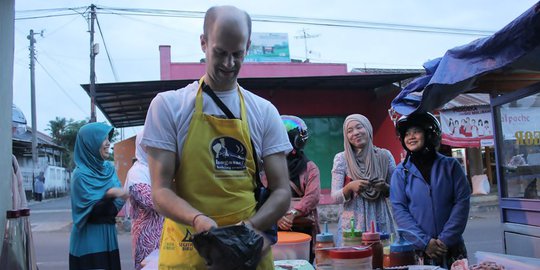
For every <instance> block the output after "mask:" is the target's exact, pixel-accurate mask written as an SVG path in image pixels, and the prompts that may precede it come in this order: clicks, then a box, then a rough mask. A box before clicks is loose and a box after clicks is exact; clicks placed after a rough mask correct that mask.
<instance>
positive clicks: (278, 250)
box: [272, 231, 311, 261]
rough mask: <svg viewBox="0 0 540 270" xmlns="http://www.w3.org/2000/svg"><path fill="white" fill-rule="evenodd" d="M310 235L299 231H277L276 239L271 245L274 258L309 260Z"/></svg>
mask: <svg viewBox="0 0 540 270" xmlns="http://www.w3.org/2000/svg"><path fill="white" fill-rule="evenodd" d="M310 242H311V236H309V235H307V234H305V233H299V232H281V231H279V232H278V241H277V243H276V244H275V245H274V246H272V254H273V255H274V260H306V261H309V243H310Z"/></svg>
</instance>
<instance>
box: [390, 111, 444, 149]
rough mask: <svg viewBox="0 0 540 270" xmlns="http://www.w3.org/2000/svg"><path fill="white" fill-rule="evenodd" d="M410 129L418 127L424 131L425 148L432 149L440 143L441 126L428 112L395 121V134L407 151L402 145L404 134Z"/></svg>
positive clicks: (406, 116) (405, 116)
mask: <svg viewBox="0 0 540 270" xmlns="http://www.w3.org/2000/svg"><path fill="white" fill-rule="evenodd" d="M410 127H419V128H420V129H422V130H423V131H424V135H425V139H426V142H425V144H426V147H428V148H432V149H437V148H438V147H439V145H440V143H441V124H440V123H439V120H437V118H435V116H434V115H433V114H431V113H429V112H425V113H413V114H411V115H404V116H402V117H400V118H399V119H398V120H397V122H396V132H397V133H398V135H399V140H400V141H401V145H403V148H404V149H405V150H407V147H405V143H404V139H405V132H407V130H408V129H409V128H410Z"/></svg>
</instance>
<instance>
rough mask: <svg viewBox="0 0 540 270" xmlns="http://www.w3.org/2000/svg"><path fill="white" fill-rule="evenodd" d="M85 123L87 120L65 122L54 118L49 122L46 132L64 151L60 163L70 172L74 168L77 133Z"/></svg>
mask: <svg viewBox="0 0 540 270" xmlns="http://www.w3.org/2000/svg"><path fill="white" fill-rule="evenodd" d="M87 123H88V121H87V120H79V121H75V120H73V119H69V120H67V119H66V118H65V117H56V118H55V120H51V121H49V124H48V128H47V130H48V131H49V132H50V135H51V137H52V138H53V141H54V142H55V143H56V144H58V145H60V146H62V147H64V148H65V149H66V153H65V155H63V157H62V163H63V164H64V166H66V168H67V169H68V170H70V171H72V170H73V168H74V167H75V164H74V162H73V149H74V147H75V141H76V140H77V133H78V132H79V129H80V128H81V127H82V126H84V125H86V124H87Z"/></svg>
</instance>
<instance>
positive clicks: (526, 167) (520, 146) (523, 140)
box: [496, 93, 540, 199]
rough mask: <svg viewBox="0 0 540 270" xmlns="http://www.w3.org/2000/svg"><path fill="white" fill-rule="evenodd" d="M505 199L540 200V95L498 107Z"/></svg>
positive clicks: (498, 139)
mask: <svg viewBox="0 0 540 270" xmlns="http://www.w3.org/2000/svg"><path fill="white" fill-rule="evenodd" d="M496 113H497V117H498V118H499V119H500V121H499V125H500V128H499V129H498V131H497V133H498V134H497V135H498V136H497V141H498V144H499V146H500V149H501V151H500V155H499V157H498V158H499V164H500V166H501V172H502V173H501V180H502V181H503V183H505V185H503V187H504V190H503V193H502V194H503V197H507V198H522V199H540V193H539V192H538V191H539V189H540V180H538V179H539V178H540V93H537V94H533V95H531V96H527V97H524V98H521V99H518V100H515V101H512V102H509V103H506V104H503V105H501V106H498V107H496Z"/></svg>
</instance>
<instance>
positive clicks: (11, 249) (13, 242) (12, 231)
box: [0, 210, 27, 269]
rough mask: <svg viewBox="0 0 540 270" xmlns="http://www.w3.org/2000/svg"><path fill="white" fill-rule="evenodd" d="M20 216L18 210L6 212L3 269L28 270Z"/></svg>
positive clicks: (0, 259) (1, 259)
mask: <svg viewBox="0 0 540 270" xmlns="http://www.w3.org/2000/svg"><path fill="white" fill-rule="evenodd" d="M20 215H21V213H20V211H18V210H8V211H7V212H6V219H7V220H6V227H5V231H4V241H3V244H2V255H1V256H2V257H0V265H2V269H27V265H26V258H25V253H26V250H25V247H24V243H23V242H24V235H22V230H21V229H20V227H21V226H20V221H19V217H20Z"/></svg>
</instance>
